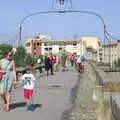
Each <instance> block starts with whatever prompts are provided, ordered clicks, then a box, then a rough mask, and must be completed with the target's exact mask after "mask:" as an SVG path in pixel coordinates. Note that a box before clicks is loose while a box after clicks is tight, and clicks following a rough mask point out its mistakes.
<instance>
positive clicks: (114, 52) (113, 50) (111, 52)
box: [101, 41, 120, 65]
mask: <svg viewBox="0 0 120 120" xmlns="http://www.w3.org/2000/svg"><path fill="white" fill-rule="evenodd" d="M101 53H102V62H104V63H111V65H112V64H113V62H114V61H116V60H118V59H119V58H120V41H117V42H114V43H109V44H104V45H102V52H101Z"/></svg>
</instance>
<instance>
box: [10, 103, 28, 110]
mask: <svg viewBox="0 0 120 120" xmlns="http://www.w3.org/2000/svg"><path fill="white" fill-rule="evenodd" d="M24 106H26V102H17V103H12V104H11V105H10V109H15V108H19V107H24Z"/></svg>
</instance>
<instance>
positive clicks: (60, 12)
mask: <svg viewBox="0 0 120 120" xmlns="http://www.w3.org/2000/svg"><path fill="white" fill-rule="evenodd" d="M57 13H58V14H65V13H83V14H89V15H93V16H95V17H97V18H99V20H100V21H101V22H102V26H103V33H104V42H105V39H106V36H107V35H108V32H107V30H106V24H105V21H104V19H103V18H102V17H101V16H100V15H99V14H97V13H94V12H90V11H81V10H58V11H53V10H52V11H40V12H35V13H31V14H29V15H27V16H25V17H23V19H22V20H21V22H20V25H19V42H18V44H19V45H22V27H23V23H24V21H25V20H26V19H27V18H29V17H32V16H35V15H39V14H57ZM107 40H108V42H110V41H109V39H107Z"/></svg>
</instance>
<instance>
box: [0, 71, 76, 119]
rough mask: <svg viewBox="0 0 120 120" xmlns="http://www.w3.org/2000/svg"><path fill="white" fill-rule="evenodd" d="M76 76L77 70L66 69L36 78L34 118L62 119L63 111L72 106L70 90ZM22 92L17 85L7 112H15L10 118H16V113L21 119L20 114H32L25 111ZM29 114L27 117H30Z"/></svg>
mask: <svg viewBox="0 0 120 120" xmlns="http://www.w3.org/2000/svg"><path fill="white" fill-rule="evenodd" d="M37 76H38V75H37ZM77 77H78V73H77V72H75V71H66V72H56V73H55V75H52V76H44V77H41V78H40V79H37V84H36V89H35V94H34V103H35V104H36V106H37V108H36V110H35V112H34V114H35V118H34V120H38V119H39V120H62V119H63V113H64V112H65V111H66V110H69V109H70V107H71V106H72V103H71V90H72V88H73V87H74V86H75V84H76V83H77V80H78V78H77ZM22 92H23V89H22V87H18V88H17V89H16V90H15V91H14V93H13V104H12V106H11V108H12V109H11V111H10V112H9V114H13V113H16V114H13V116H11V119H12V120H15V119H16V117H15V116H16V115H18V116H19V117H20V118H21V119H22V117H23V118H24V116H23V115H22V114H24V115H26V116H27V114H29V113H30V115H31V114H33V113H31V112H26V108H25V100H24V98H23V93H22ZM0 103H1V100H0ZM21 113H22V114H21ZM2 115H4V114H2ZM30 115H29V116H30ZM29 116H27V117H28V118H31V117H29ZM4 117H6V116H4ZM32 117H33V116H32Z"/></svg>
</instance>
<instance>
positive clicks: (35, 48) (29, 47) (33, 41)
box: [25, 38, 42, 55]
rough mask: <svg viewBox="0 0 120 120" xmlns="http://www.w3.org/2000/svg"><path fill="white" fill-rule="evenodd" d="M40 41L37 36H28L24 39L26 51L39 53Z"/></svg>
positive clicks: (40, 48) (40, 49) (34, 53)
mask: <svg viewBox="0 0 120 120" xmlns="http://www.w3.org/2000/svg"><path fill="white" fill-rule="evenodd" d="M41 45H42V42H41V40H40V39H38V38H28V39H27V40H26V41H25V48H26V51H27V53H30V54H33V55H41V51H42V46H41Z"/></svg>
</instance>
